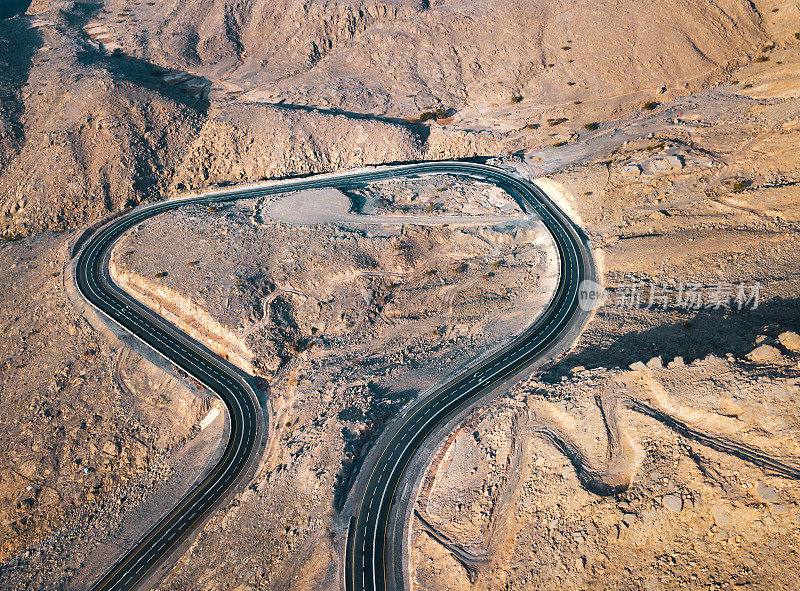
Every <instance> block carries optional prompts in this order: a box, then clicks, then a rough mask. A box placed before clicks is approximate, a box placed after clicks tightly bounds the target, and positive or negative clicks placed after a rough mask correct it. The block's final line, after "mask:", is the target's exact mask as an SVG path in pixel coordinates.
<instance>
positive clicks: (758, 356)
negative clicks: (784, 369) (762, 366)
mask: <svg viewBox="0 0 800 591" xmlns="http://www.w3.org/2000/svg"><path fill="white" fill-rule="evenodd" d="M780 357H781V352H780V351H778V349H776V348H775V347H773V346H772V345H761V346H760V347H756V348H755V349H753V350H752V351H750V352H749V353H748V354H747V358H748V359H749V360H750V361H755V362H756V363H767V362H770V361H775V360H777V359H780Z"/></svg>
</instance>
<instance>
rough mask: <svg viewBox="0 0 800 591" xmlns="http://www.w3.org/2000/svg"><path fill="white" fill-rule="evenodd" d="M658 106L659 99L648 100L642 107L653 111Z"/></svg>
mask: <svg viewBox="0 0 800 591" xmlns="http://www.w3.org/2000/svg"><path fill="white" fill-rule="evenodd" d="M657 106H658V102H657V101H647V102H646V103H645V104H644V105H642V108H643V109H644V110H645V111H652V110H653V109H655V108H656V107H657Z"/></svg>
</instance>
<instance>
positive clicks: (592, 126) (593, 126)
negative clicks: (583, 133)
mask: <svg viewBox="0 0 800 591" xmlns="http://www.w3.org/2000/svg"><path fill="white" fill-rule="evenodd" d="M598 127H600V124H598V123H595V122H592V123H587V124H586V125H584V126H583V128H584V129H588V130H589V131H594V130H595V129H597V128H598Z"/></svg>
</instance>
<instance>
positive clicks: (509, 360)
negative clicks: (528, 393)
mask: <svg viewBox="0 0 800 591" xmlns="http://www.w3.org/2000/svg"><path fill="white" fill-rule="evenodd" d="M430 173H448V174H458V175H467V176H473V177H477V178H480V179H482V180H486V181H489V182H493V183H495V184H497V185H499V186H501V187H503V188H504V189H505V190H506V191H508V192H509V193H510V194H511V195H513V196H514V197H516V198H517V199H518V201H519V202H520V204H521V205H522V206H523V207H524V208H525V209H526V210H527V211H534V212H536V213H537V214H538V215H539V216H540V217H541V219H542V221H543V222H544V224H545V226H546V227H547V228H548V230H549V231H550V232H551V233H552V235H553V237H554V239H555V243H556V247H557V250H558V253H559V257H560V265H561V277H560V283H559V287H558V292H557V294H556V296H555V297H554V299H553V300H552V302H551V303H550V305H549V306H548V308H547V309H546V310H545V312H544V314H543V315H542V316H541V317H540V319H539V320H538V321H537V322H536V323H535V324H534V325H533V326H532V327H531V328H530V329H528V330H527V331H526V332H525V333H524V334H523V335H522V336H521V338H520V339H518V340H517V341H516V342H514V343H512V344H511V345H509V346H508V347H506V348H505V349H503V350H501V351H499V352H498V353H496V354H495V355H494V356H493V357H491V358H490V359H488V360H486V361H485V362H484V363H483V364H481V365H480V366H479V367H477V368H473V369H470V370H468V371H466V372H465V373H464V374H463V375H462V376H460V377H458V378H456V379H454V380H451V381H450V382H448V383H446V384H444V385H443V386H442V387H441V388H440V389H439V390H437V391H436V392H435V393H434V394H433V395H431V396H426V397H425V399H424V400H421V401H419V403H418V404H416V405H412V407H410V411H409V412H404V414H403V415H402V420H404V421H405V422H404V424H403V425H402V426H401V428H400V429H398V430H396V434H395V436H394V437H392V438H391V440H390V441H389V442H388V443H387V444H386V445H385V446H384V447H383V449H382V450H378V451H379V452H380V457H379V460H378V462H377V463H375V465H374V469H373V471H372V473H371V474H370V477H369V479H368V481H367V484H366V486H365V487H364V489H363V497H362V501H361V503H360V509H359V511H358V512H357V514H356V515H354V516H353V519H352V520H351V529H350V531H351V532H352V535H351V536H349V540H348V544H347V550H346V557H345V558H346V569H345V579H346V587H347V588H348V589H352V590H353V591H355V590H362V589H370V590H371V589H386V588H387V587H388V588H395V587H396V586H397V580H398V579H397V578H396V577H395V576H394V575H393V574H392V573H390V574H389V577H388V580H387V574H386V568H385V567H386V563H387V562H386V558H387V557H386V548H387V533H386V532H387V523H388V520H389V516H390V513H391V509H392V503H393V499H394V494H395V489H396V487H397V485H398V483H399V482H400V480H401V478H402V477H403V474H404V470H405V467H406V466H407V465H408V463H409V461H410V460H411V458H412V456H413V455H414V453H415V451H416V450H417V449H418V448H419V446H420V445H421V444H422V443H423V442H424V441H425V440H426V439H427V438H428V436H429V435H430V434H431V433H432V432H433V431H434V430H435V429H436V427H437V426H439V425H441V424H442V423H443V421H446V420H447V418H448V417H452V416H453V414H454V413H457V412H460V411H463V410H464V409H465V408H468V407H469V406H470V403H475V402H477V401H479V400H480V398H481V394H483V393H484V392H486V390H487V389H488V388H490V387H491V386H493V385H495V384H496V383H497V382H498V381H500V380H502V379H503V378H504V377H507V376H509V375H512V374H514V372H517V371H519V370H520V368H523V367H525V366H526V365H528V364H530V363H531V362H532V361H533V360H536V359H542V358H545V357H547V356H548V355H552V354H553V352H556V351H557V350H558V349H559V347H563V346H564V343H565V341H566V337H567V335H568V334H569V333H570V329H573V330H574V328H575V327H576V326H578V325H581V323H582V321H583V320H584V319H585V314H581V311H580V308H579V306H578V293H579V285H580V282H581V281H582V280H583V279H584V278H587V279H594V265H593V262H592V259H591V253H590V251H589V249H588V247H587V245H586V244H587V242H588V241H587V240H586V238H585V236H584V235H583V234H582V233H581V232H580V229H579V228H577V227H575V226H574V225H573V224H572V223H571V222H570V220H569V219H568V218H567V217H566V216H565V215H564V214H563V213H562V212H561V211H560V210H559V209H558V208H557V207H555V205H553V204H552V203H551V202H550V201H549V200H548V199H547V197H546V196H545V195H544V194H542V193H541V191H540V190H539V189H538V188H537V187H536V186H535V185H532V184H530V183H528V182H526V181H523V180H522V179H520V178H518V177H515V176H514V175H512V174H510V173H508V172H506V171H504V170H502V169H499V168H495V167H489V166H484V165H480V164H472V163H462V162H431V163H420V164H408V165H398V166H387V167H380V168H376V169H366V170H358V171H352V172H345V173H338V174H332V175H320V176H316V177H309V178H301V179H292V180H288V181H279V182H274V183H269V184H264V185H261V186H256V187H244V188H238V189H229V190H222V191H217V192H214V193H207V194H204V195H201V196H195V197H188V198H181V199H174V200H168V201H163V202H159V203H157V204H153V205H147V206H142V207H139V208H136V209H134V210H132V211H131V212H129V213H127V214H125V215H123V216H121V217H119V218H117V219H115V220H113V221H111V222H109V223H108V224H107V225H106V226H104V227H103V228H101V229H100V230H98V231H97V232H95V233H94V235H92V236H91V237H90V238H89V239H88V240H87V241H86V242H85V243H84V244H83V246H82V248H81V250H80V252H79V254H78V259H77V263H76V266H75V269H76V270H75V280H76V285H77V287H78V290H79V291H80V293H81V294H82V295H83V297H84V298H85V299H86V300H87V301H88V302H89V303H90V304H91V305H92V306H93V307H94V308H96V309H97V310H99V311H101V312H102V313H104V314H105V315H107V316H108V317H110V318H111V319H112V320H113V321H115V322H116V323H117V324H119V325H120V326H121V327H123V328H124V329H126V330H127V331H129V332H130V333H131V334H133V335H134V336H136V337H137V338H138V339H140V340H141V341H143V342H144V343H145V344H147V345H148V346H150V347H152V348H153V349H154V350H155V351H157V352H158V353H159V354H161V355H162V356H164V357H165V358H167V359H168V360H169V361H171V362H172V363H174V364H175V365H176V366H177V367H179V368H180V369H182V370H183V371H185V372H187V373H188V374H190V375H192V376H193V377H195V378H196V379H198V380H199V381H200V382H202V383H204V384H205V385H206V386H207V387H209V388H210V389H211V390H213V391H214V392H216V393H217V394H218V395H219V396H220V398H221V399H222V401H223V402H224V404H225V406H226V407H227V410H228V413H229V417H230V437H229V439H228V441H227V443H226V447H225V450H224V452H223V455H222V458H221V460H220V461H219V463H218V464H217V465H216V466H215V468H214V469H213V471H212V472H211V473H210V474H209V475H208V476H206V477H205V478H204V479H203V480H202V481H201V482H200V483H199V484H198V485H197V486H196V487H195V488H194V489H193V490H192V491H190V492H189V493H188V494H187V495H186V496H185V497H184V499H183V500H182V501H181V503H180V504H179V505H178V506H177V507H175V508H174V509H173V510H172V511H170V513H169V514H168V515H167V516H165V517H164V518H163V519H161V521H160V522H159V523H158V524H157V525H156V526H154V527H153V528H152V530H151V531H150V532H149V533H148V534H147V535H146V536H145V537H144V538H143V539H142V540H140V541H139V543H138V544H137V545H136V546H135V547H134V548H133V549H132V550H130V552H129V553H128V554H127V555H126V556H125V557H124V558H123V559H122V560H121V561H120V562H119V563H118V564H117V565H116V566H115V567H114V568H113V569H112V570H111V571H110V572H108V573H107V574H106V575H105V576H104V577H103V578H102V579H101V580H100V581H99V582H98V583H97V584H96V585H95V586H94V587H93V589H95V590H97V591H99V590H110V589H115V590H116V589H135V588H139V587H141V586H142V585H144V584H145V583H146V582H148V575H149V574H151V573H152V572H153V571H154V569H157V568H159V567H162V566H164V565H165V564H169V563H170V562H171V561H174V560H175V559H176V558H177V556H176V554H177V553H178V552H179V551H181V550H182V549H183V545H185V543H186V541H187V539H189V538H190V536H191V535H192V534H193V533H194V532H195V531H197V529H198V528H199V527H201V526H202V524H203V523H205V521H206V520H207V518H208V517H209V515H210V514H211V512H212V511H213V510H214V509H215V508H216V507H217V506H219V505H220V504H222V503H224V502H226V501H227V500H228V499H229V497H230V495H231V494H232V492H233V491H236V490H239V489H241V487H242V486H243V485H245V484H246V482H245V479H246V477H247V476H248V474H249V470H250V469H252V467H253V466H254V465H255V464H256V463H257V462H258V460H259V459H260V458H259V457H257V456H258V455H259V454H258V453H257V451H258V449H259V445H258V444H259V442H260V441H262V437H263V433H264V431H265V429H266V427H267V426H266V425H265V424H264V423H265V420H264V418H263V417H264V415H263V412H262V410H261V409H260V408H259V402H258V398H257V395H256V392H255V390H254V388H253V384H252V380H251V378H250V377H249V376H247V375H245V374H243V373H242V372H241V371H239V370H238V369H237V368H235V367H234V366H232V365H231V364H229V363H228V362H227V361H225V360H224V359H221V358H219V357H218V356H216V355H214V354H213V353H211V352H210V351H209V350H208V349H207V348H205V347H204V346H203V345H201V344H200V343H198V342H196V341H194V340H193V339H192V338H190V337H189V336H188V335H186V334H185V333H183V332H182V331H180V330H179V329H178V328H177V327H175V326H174V325H172V324H170V323H168V322H167V321H165V320H164V319H163V318H160V317H158V316H157V315H155V314H154V313H153V312H151V311H150V310H148V309H147V308H145V307H144V306H142V305H141V304H139V303H138V302H137V301H136V300H134V299H133V298H131V297H130V296H128V295H127V294H126V293H125V292H124V291H123V290H121V289H120V288H119V287H118V286H116V285H115V284H114V283H113V281H111V279H110V277H109V275H108V259H109V253H110V251H111V249H112V248H113V246H114V244H115V242H116V241H117V240H118V239H119V238H120V237H121V236H122V235H123V234H124V232H126V231H127V230H129V229H131V228H133V227H134V226H136V225H137V224H139V223H141V222H142V221H143V220H145V219H147V218H149V217H152V216H154V215H158V214H160V213H163V212H165V211H168V210H171V209H175V208H178V207H182V206H185V205H188V204H192V203H199V204H210V203H216V202H226V201H235V200H238V199H250V198H257V197H261V196H263V195H268V194H276V193H282V192H286V191H290V190H300V189H310V188H320V187H346V186H348V185H350V184H353V183H358V182H370V181H376V180H381V179H387V178H393V177H400V176H414V175H423V174H430ZM359 494H360V493H359ZM389 546H390V547H392V540H389ZM401 584H402V583H401Z"/></svg>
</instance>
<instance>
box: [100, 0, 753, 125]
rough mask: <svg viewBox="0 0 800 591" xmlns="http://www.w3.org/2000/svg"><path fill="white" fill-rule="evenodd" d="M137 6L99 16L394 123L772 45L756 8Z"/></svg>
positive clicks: (679, 75)
mask: <svg viewBox="0 0 800 591" xmlns="http://www.w3.org/2000/svg"><path fill="white" fill-rule="evenodd" d="M133 5H134V2H132V1H131V0H109V1H108V2H106V3H105V6H106V11H104V12H105V14H101V15H99V17H98V18H99V20H101V21H102V22H103V23H107V26H108V27H109V29H110V30H111V31H112V32H113V33H114V35H115V36H116V37H118V38H119V39H121V40H122V42H123V45H125V46H126V47H130V48H131V50H132V51H134V52H135V53H136V54H137V55H140V56H142V57H146V58H147V59H151V60H153V61H156V62H159V63H165V64H169V65H172V66H178V67H183V68H196V69H198V70H199V71H200V72H202V73H203V74H204V75H206V76H209V77H211V78H213V79H221V80H225V81H227V82H228V83H230V84H232V85H233V86H234V87H238V88H241V89H243V90H245V91H251V92H252V93H254V94H257V95H258V96H259V97H262V98H264V99H267V100H273V101H277V100H284V101H285V102H286V103H291V104H297V105H315V106H320V107H337V108H342V109H346V110H351V111H357V112H369V113H376V114H384V115H390V116H414V115H417V114H419V112H420V111H422V110H425V109H430V108H435V107H438V106H443V107H445V108H455V109H461V108H463V107H464V106H466V105H469V104H472V103H475V102H489V103H491V102H503V103H508V102H509V101H511V100H516V98H515V97H520V98H523V99H527V100H530V101H533V102H538V101H549V102H564V101H565V100H567V99H571V97H573V96H574V97H576V98H580V99H581V100H587V99H588V98H606V97H610V96H616V95H622V94H626V93H631V92H634V91H637V90H640V89H643V88H644V89H657V88H660V87H661V86H667V87H670V86H682V85H683V84H684V83H690V84H692V85H695V84H697V83H699V82H702V81H703V79H704V78H705V77H707V76H708V75H711V74H713V72H714V71H716V70H718V69H719V68H724V67H725V65H726V64H727V63H728V62H729V61H730V60H732V59H735V58H738V57H740V56H741V55H743V54H746V53H748V52H754V51H755V50H756V49H757V48H758V47H760V46H761V45H762V44H763V43H764V42H765V41H766V40H767V38H766V35H765V33H764V32H763V31H762V28H761V26H760V22H761V16H760V14H759V13H758V12H757V11H756V10H755V9H754V7H753V4H752V3H749V2H746V1H745V0H706V1H699V2H698V1H691V0H657V1H654V2H648V3H641V2H635V1H633V0H620V1H618V2H611V3H600V2H594V1H581V2H577V3H572V2H570V3H567V2H563V1H562V0H547V1H545V2H535V3H534V2H519V1H516V0H501V1H498V2H492V3H483V2H470V1H465V0H449V1H448V0H439V1H436V2H427V1H418V0H412V1H407V0H406V1H403V0H393V1H392V0H390V1H388V2H387V1H381V0H314V1H312V2H308V1H301V0H290V1H289V2H281V3H276V2H274V1H272V0H256V1H254V2H248V3H241V2H238V1H236V0H216V1H213V2H212V1H210V0H209V1H206V2H194V1H189V0H180V1H178V2H171V3H166V2H155V3H152V6H148V7H144V9H142V7H139V6H136V7H135V9H134V8H133ZM142 28H143V29H144V30H145V31H146V34H142V33H141V29H142Z"/></svg>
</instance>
